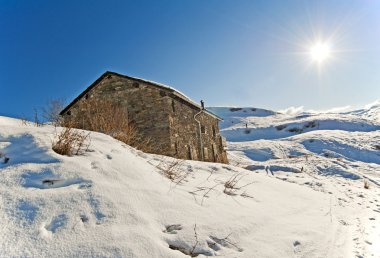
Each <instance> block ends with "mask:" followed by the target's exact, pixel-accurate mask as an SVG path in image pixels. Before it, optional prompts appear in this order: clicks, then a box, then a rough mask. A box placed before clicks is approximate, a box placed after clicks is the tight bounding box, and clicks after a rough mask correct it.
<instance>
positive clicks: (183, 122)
mask: <svg viewBox="0 0 380 258" xmlns="http://www.w3.org/2000/svg"><path fill="white" fill-rule="evenodd" d="M98 98H99V99H102V100H110V101H113V102H114V103H118V104H121V105H122V106H124V107H125V108H126V110H127V114H128V119H129V121H130V122H132V123H133V124H134V125H135V127H136V130H137V131H138V132H139V133H140V134H141V135H143V137H145V138H147V139H150V140H151V142H152V146H151V152H152V153H156V154H162V155H167V156H172V157H177V158H181V159H193V160H201V159H202V155H203V154H202V149H201V148H200V145H201V142H200V132H199V131H200V130H199V125H198V123H197V122H196V121H195V120H194V115H195V114H196V113H198V112H199V111H200V109H197V108H196V107H194V106H193V105H191V104H189V103H188V102H186V101H185V100H183V99H181V98H179V97H178V96H176V95H175V94H173V90H171V89H167V88H164V87H155V86H154V85H152V84H150V83H148V82H142V81H138V80H133V79H129V78H125V77H122V76H117V75H113V74H109V75H107V76H105V77H104V78H103V79H102V80H101V81H99V82H98V83H97V85H96V86H95V87H93V88H92V89H91V90H90V91H89V92H87V94H86V95H84V96H83V97H82V98H81V99H80V100H79V101H78V102H76V103H75V104H74V105H73V106H72V107H71V108H70V109H69V111H68V112H69V114H70V116H77V115H79V116H80V111H79V110H78V108H79V104H80V102H81V101H86V100H88V99H92V100H96V99H98ZM68 112H66V113H65V114H64V115H67V114H68ZM197 119H198V120H199V121H201V124H202V133H201V138H202V144H203V153H204V155H203V156H204V160H205V161H211V162H222V163H227V162H228V161H227V156H226V152H225V151H224V148H223V146H222V141H221V137H220V135H219V127H218V120H217V119H216V118H214V117H212V116H210V115H207V114H205V113H204V112H202V113H201V114H200V115H198V116H197ZM203 129H204V130H203Z"/></svg>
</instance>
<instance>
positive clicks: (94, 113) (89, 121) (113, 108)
mask: <svg viewBox="0 0 380 258" xmlns="http://www.w3.org/2000/svg"><path fill="white" fill-rule="evenodd" d="M76 112H79V113H80V114H79V115H78V114H72V115H71V116H66V117H65V119H64V121H63V125H64V126H67V127H74V128H80V129H85V130H89V131H95V132H101V133H104V134H108V135H110V136H111V137H113V138H115V139H117V140H119V141H122V142H124V143H125V144H128V145H130V146H133V147H135V148H137V149H139V150H142V151H144V152H151V150H152V143H151V140H150V138H148V137H146V136H144V135H142V134H141V133H139V132H138V130H137V129H136V127H135V125H134V124H133V123H132V122H130V121H129V118H128V112H127V110H126V108H124V107H123V106H122V105H120V104H117V103H113V102H112V101H106V100H98V99H87V100H83V101H81V102H80V103H79V106H78V110H77V111H76Z"/></svg>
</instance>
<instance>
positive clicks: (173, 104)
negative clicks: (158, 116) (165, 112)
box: [172, 100, 175, 112]
mask: <svg viewBox="0 0 380 258" xmlns="http://www.w3.org/2000/svg"><path fill="white" fill-rule="evenodd" d="M172 111H173V112H175V103H174V100H172Z"/></svg>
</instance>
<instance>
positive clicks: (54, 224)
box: [40, 214, 68, 238]
mask: <svg viewBox="0 0 380 258" xmlns="http://www.w3.org/2000/svg"><path fill="white" fill-rule="evenodd" d="M67 220H68V218H67V216H66V215H65V214H61V215H58V216H57V217H54V218H53V219H52V220H51V221H50V223H49V224H45V223H44V224H43V226H42V227H41V229H40V231H41V235H42V236H43V237H45V238H50V237H52V236H53V234H55V233H57V232H58V230H59V229H60V228H62V227H64V226H65V225H66V224H67Z"/></svg>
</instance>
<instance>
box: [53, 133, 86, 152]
mask: <svg viewBox="0 0 380 258" xmlns="http://www.w3.org/2000/svg"><path fill="white" fill-rule="evenodd" d="M89 135H90V133H86V132H83V131H80V130H76V129H74V128H71V127H65V128H63V129H62V131H61V132H60V133H58V134H57V135H56V139H55V140H54V141H53V144H52V145H53V146H52V147H53V150H54V151H55V152H56V153H58V154H61V155H66V156H72V155H80V154H81V153H82V152H83V151H85V150H87V149H88V147H89V146H90V139H89Z"/></svg>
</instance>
